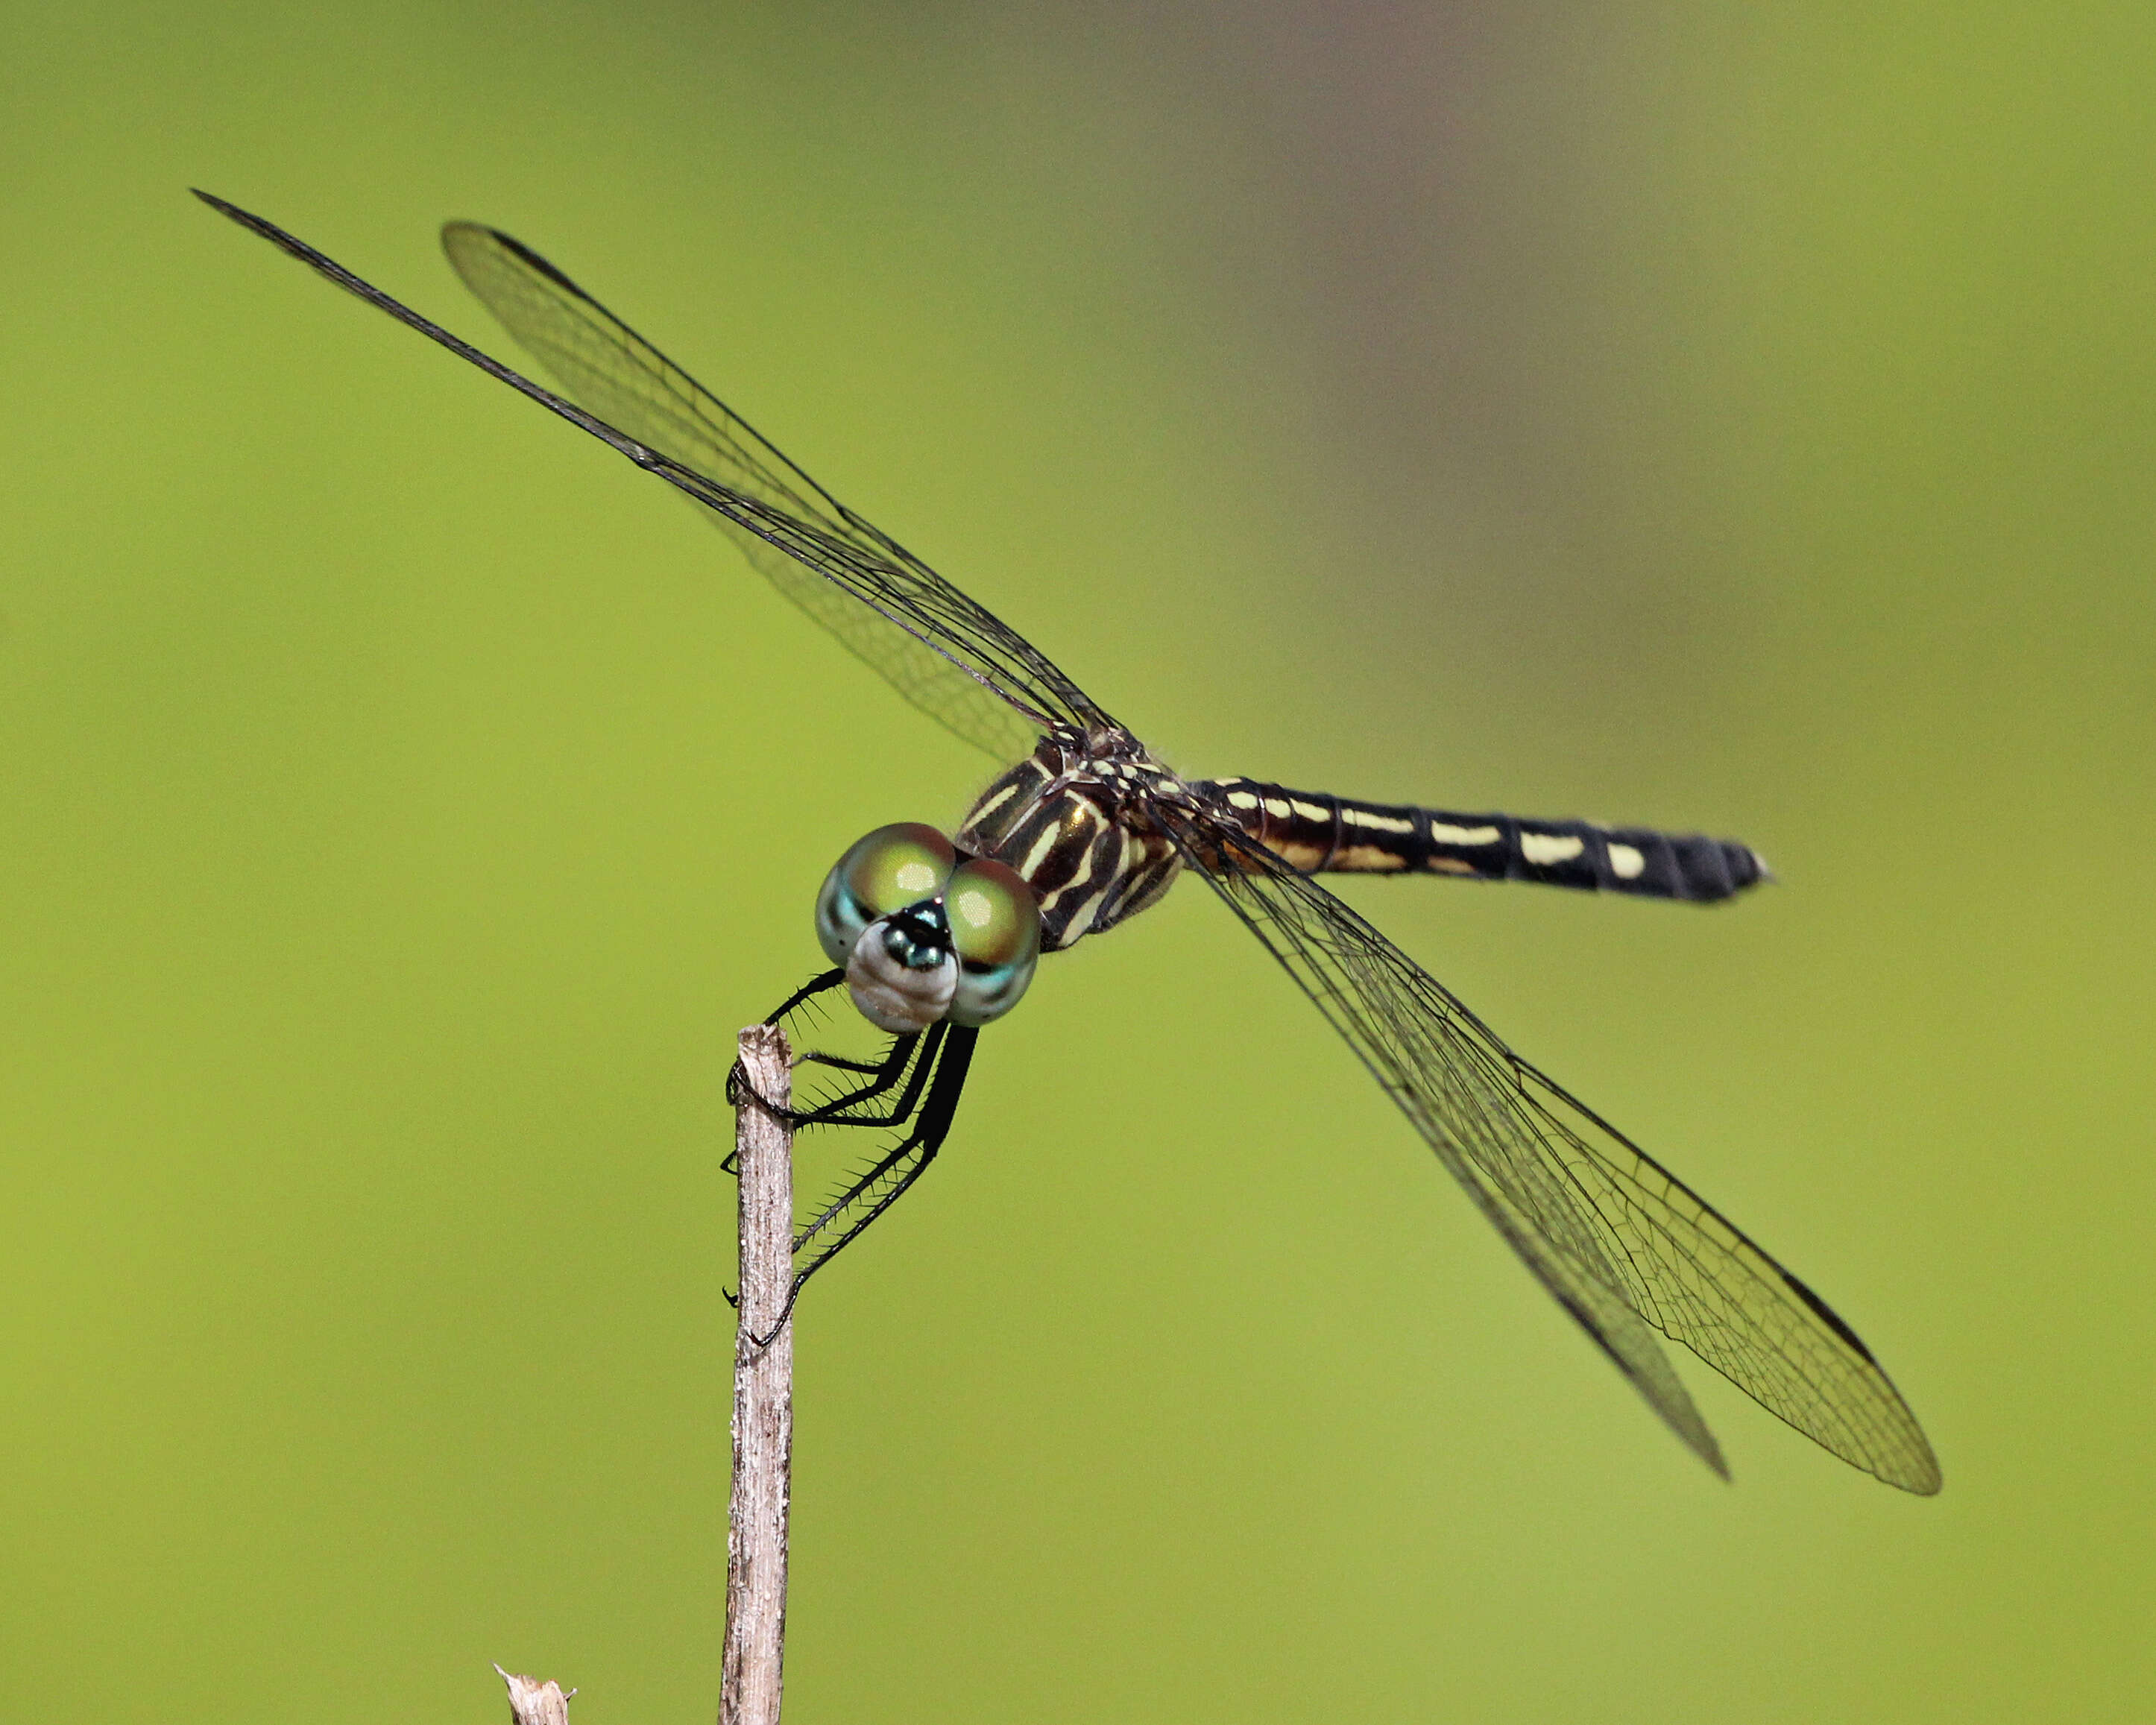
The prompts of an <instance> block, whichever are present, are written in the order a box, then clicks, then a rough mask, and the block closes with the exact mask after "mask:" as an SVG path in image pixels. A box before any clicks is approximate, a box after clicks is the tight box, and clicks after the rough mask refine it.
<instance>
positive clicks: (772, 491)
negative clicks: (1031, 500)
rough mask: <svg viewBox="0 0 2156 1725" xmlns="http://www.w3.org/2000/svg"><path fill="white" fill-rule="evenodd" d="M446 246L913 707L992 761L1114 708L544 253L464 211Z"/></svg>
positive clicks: (477, 285) (771, 575) (551, 366)
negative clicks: (688, 474) (842, 498)
mask: <svg viewBox="0 0 2156 1725" xmlns="http://www.w3.org/2000/svg"><path fill="white" fill-rule="evenodd" d="M442 246H443V249H444V250H445V251H446V252H448V254H449V261H450V263H451V264H454V266H455V267H456V271H457V273H458V275H460V276H462V277H463V278H464V280H465V285H466V286H468V287H470V289H471V290H472V291H473V292H474V293H475V294H476V295H478V296H479V297H480V299H481V300H484V301H485V304H486V306H487V309H488V310H489V311H492V312H493V313H494V315H495V317H497V318H498V319H500V321H501V323H502V325H503V326H504V327H505V328H506V329H507V330H508V331H509V332H510V334H511V335H512V336H515V337H516V340H517V341H518V342H519V343H520V344H521V346H522V347H524V348H525V349H526V351H527V352H530V353H531V355H532V356H533V357H535V358H536V359H537V360H538V361H539V362H540V364H541V365H542V366H543V367H545V369H546V370H547V372H548V373H549V374H550V375H551V376H552V377H553V378H554V380H555V381H556V382H557V383H558V384H559V385H560V386H561V388H562V389H563V390H564V391H565V392H566V393H567V394H568V395H569V397H570V398H572V399H573V400H575V401H577V402H580V403H583V405H584V406H585V407H586V408H589V409H590V410H591V411H592V412H593V413H595V414H597V415H598V416H599V417H600V418H603V419H604V420H605V421H606V422H607V423H608V424H611V425H613V426H615V427H617V428H619V429H620V430H622V431H624V432H626V433H628V434H629V436H631V437H632V438H634V439H637V440H638V441H639V442H640V443H643V444H646V445H648V446H649V448H651V449H654V450H656V451H657V452H658V453H659V454H661V455H663V456H665V457H666V458H667V459H669V460H670V461H673V462H675V463H678V464H680V465H681V466H683V467H685V468H688V469H690V470H693V471H695V472H696V473H698V474H700V475H703V476H704V477H705V478H706V479H707V480H711V481H715V482H716V485H718V486H720V487H721V488H723V490H724V491H725V493H726V496H725V497H723V498H719V499H713V498H709V497H706V498H700V499H699V501H702V502H704V503H705V505H706V507H707V508H709V509H710V510H711V514H712V516H713V517H714V518H715V519H716V521H718V523H719V525H720V526H721V527H722V528H724V529H725V530H726V532H727V534H728V535H729V536H731V538H732V539H733V541H734V542H735V543H736V544H737V545H738V546H740V547H741V548H742V551H743V552H744V553H746V554H747V557H748V560H749V561H750V562H751V563H752V564H753V565H754V566H755V567H756V568H757V570H758V571H759V572H761V573H762V574H763V575H764V576H765V577H766V578H768V579H769V580H770V582H771V583H772V584H773V586H775V587H776V588H778V590H779V591H780V592H781V593H784V594H785V595H786V597H787V598H789V599H791V600H792V601H793V603H795V604H797V605H798V606H799V607H800V608H802V609H803V611H806V612H807V613H808V614H809V615H810V616H811V617H813V618H814V619H815V620H816V621H817V622H818V623H819V624H822V625H823V626H824V628H825V629H829V631H830V632H831V633H832V634H834V635H836V636H837V637H838V638H839V640H840V641H841V642H843V643H844V644H845V645H846V646H847V647H848V648H849V649H851V651H853V652H854V653H855V655H858V656H859V657H860V659H862V660H865V662H866V663H867V664H869V665H871V666H873V667H874V668H875V670H877V671H879V672H880V673H881V674H882V675H883V676H884V677H885V679H886V680H889V681H890V683H891V685H892V686H893V687H895V688H896V689H897V691H899V693H900V694H901V695H903V696H905V697H906V699H907V700H908V701H911V702H912V703H913V704H914V705H915V706H917V707H919V708H921V711H924V712H926V713H927V714H929V715H930V716H932V717H933V718H935V719H937V720H938V721H940V722H942V724H944V725H947V726H949V727H950V728H951V729H952V731H954V732H957V734H958V735H959V736H961V737H964V738H965V739H966V740H967V741H968V742H973V743H976V744H978V745H979V746H980V747H982V748H983V749H986V750H988V752H990V753H991V754H993V755H995V756H996V757H998V759H999V760H1009V759H1013V758H1015V757H1019V756H1022V755H1024V754H1025V753H1026V752H1029V750H1030V749H1031V748H1032V747H1033V744H1034V738H1035V737H1036V736H1037V735H1038V734H1039V732H1040V731H1041V730H1042V729H1044V728H1045V726H1046V725H1047V724H1048V723H1050V722H1062V723H1066V724H1077V725H1080V726H1087V725H1094V724H1105V723H1108V722H1110V721H1108V719H1107V716H1106V714H1104V713H1102V712H1101V711H1099V710H1098V709H1097V708H1096V707H1095V706H1094V705H1093V704H1092V702H1091V701H1088V700H1087V699H1086V696H1085V695H1084V694H1083V693H1082V692H1081V691H1079V690H1078V689H1077V687H1076V686H1075V685H1073V684H1072V683H1071V682H1070V680H1069V679H1068V678H1067V677H1065V675H1063V674H1062V672H1060V671H1059V670H1057V669H1056V668H1055V665H1052V664H1050V662H1049V661H1048V660H1047V659H1046V658H1045V657H1044V656H1043V655H1041V654H1040V653H1039V652H1038V651H1036V650H1035V649H1034V648H1033V646H1032V645H1031V644H1029V643H1028V642H1027V641H1026V640H1025V639H1024V638H1023V637H1021V636H1020V635H1019V634H1017V633H1016V632H1015V631H1014V630H1013V629H1010V628H1009V627H1008V626H1007V625H1006V624H1004V623H1003V622H1002V621H1000V620H999V619H998V618H996V617H995V616H994V615H993V614H991V613H989V612H988V611H987V610H986V609H984V608H983V607H981V606H980V605H978V604H976V603H974V602H973V600H971V599H969V598H967V597H966V595H965V594H964V593H961V592H959V591H958V589H957V588H955V587H953V586H952V584H951V583H949V582H947V581H946V580H944V579H943V578H942V576H940V575H938V574H937V573H936V572H935V571H934V570H932V569H931V568H929V567H928V566H927V564H925V563H923V562H921V560H920V559H919V558H918V557H914V556H913V555H912V554H911V552H908V551H906V549H905V547H902V546H901V545H900V544H899V543H898V542H896V540H894V539H892V538H891V536H889V535H887V534H885V533H883V532H881V531H879V530H877V529H876V528H875V527H874V526H870V524H869V523H868V522H867V521H864V520H863V519H862V518H861V517H860V516H858V515H856V514H855V513H854V512H853V511H851V510H850V509H848V508H847V507H846V506H844V504H842V503H840V502H839V501H838V500H837V499H836V498H834V497H833V496H832V495H830V494H829V492H827V491H825V490H824V489H823V487H822V486H820V485H818V484H817V483H816V482H815V480H812V479H810V478H809V477H808V475H807V474H805V473H803V471H802V470H800V469H799V468H798V467H796V466H795V465H793V463H792V462H791V461H789V460H788V459H786V457H785V456H784V455H783V454H780V453H779V452H778V449H776V448H774V447H773V445H772V444H769V443H767V441H765V439H763V438H762V437H761V436H759V435H758V434H757V433H756V432H755V431H754V430H753V429H752V428H751V427H750V426H749V425H748V424H747V423H746V422H745V421H744V420H742V418H740V417H739V416H738V415H737V414H736V413H733V412H732V411H731V409H730V408H727V407H726V404H725V403H723V402H721V401H720V400H719V399H718V398H717V397H716V396H714V395H713V394H712V393H711V392H710V391H709V390H707V389H706V388H703V387H702V385H701V384H699V383H698V382H696V379H695V378H693V377H690V375H689V374H688V373H687V372H685V371H683V370H682V369H681V367H679V366H677V365H675V363H674V362H672V361H671V360H670V359H668V358H667V357H666V356H665V354H663V353H661V352H660V351H659V350H658V349H657V348H656V347H653V346H652V345H651V344H650V343H649V341H645V340H644V338H643V337H642V336H639V335H638V334H637V333H636V331H634V330H633V329H631V328H630V327H629V326H628V325H627V324H625V323H624V322H623V321H621V320H620V319H619V318H618V317H616V316H613V313H612V312H610V311H608V310H607V309H606V308H605V307H604V306H603V305H600V304H599V303H598V301H597V300H594V299H593V298H592V297H591V295H588V294H587V293H585V292H584V291H583V289H581V288H579V287H578V286H577V285H576V284H575V283H574V282H572V281H571V280H569V279H568V277H567V276H566V275H562V273H561V271H560V270H557V269H555V268H554V266H553V265H552V264H549V263H548V262H547V260H546V259H543V258H542V257H540V256H539V255H538V254H536V252H533V251H531V250H530V249H528V248H526V247H525V246H524V245H521V244H519V243H518V242H517V241H516V240H514V239H511V238H510V237H509V236H508V235H507V234H500V233H497V232H496V231H495V229H493V228H483V227H479V226H476V225H475V224H473V223H469V222H453V223H450V224H449V226H448V227H446V228H444V229H443V230H442ZM729 504H737V505H738V506H729ZM894 623H897V624H900V625H901V626H900V627H897V628H894V627H892V624H894ZM939 647H940V648H941V649H942V650H941V651H938V650H937V648H939ZM983 679H985V680H986V685H984V683H983ZM987 685H993V686H987ZM998 691H1000V694H1001V697H1002V698H998ZM1014 701H1015V702H1017V703H1019V705H1014Z"/></svg>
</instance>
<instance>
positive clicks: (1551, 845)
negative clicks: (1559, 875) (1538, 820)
mask: <svg viewBox="0 0 2156 1725" xmlns="http://www.w3.org/2000/svg"><path fill="white" fill-rule="evenodd" d="M1586 849H1587V841H1586V840H1585V839H1583V838H1581V837H1580V836H1579V835H1578V834H1576V833H1522V834H1520V855H1522V857H1524V858H1526V859H1527V861H1529V862H1531V863H1532V864H1534V865H1535V866H1536V867H1537V868H1545V869H1546V868H1548V866H1549V865H1551V864H1552V863H1561V862H1570V861H1571V860H1573V858H1574V857H1575V856H1578V855H1579V853H1580V852H1581V851H1583V850H1586Z"/></svg>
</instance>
